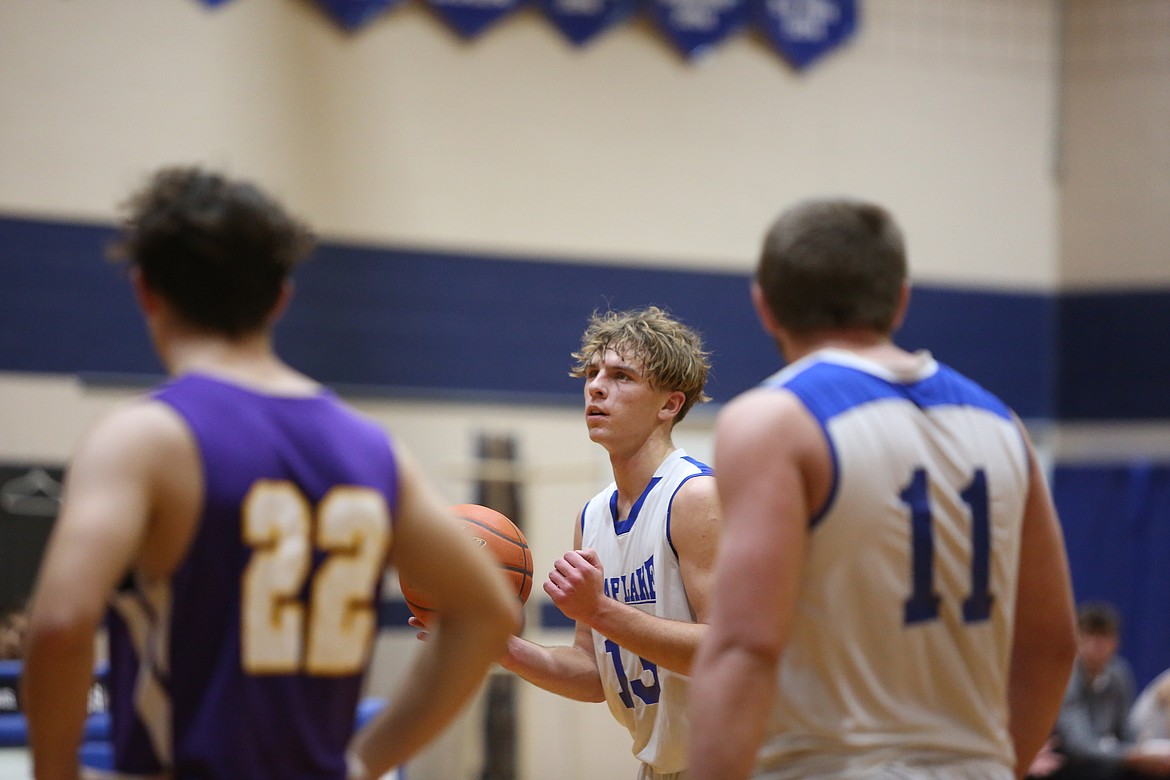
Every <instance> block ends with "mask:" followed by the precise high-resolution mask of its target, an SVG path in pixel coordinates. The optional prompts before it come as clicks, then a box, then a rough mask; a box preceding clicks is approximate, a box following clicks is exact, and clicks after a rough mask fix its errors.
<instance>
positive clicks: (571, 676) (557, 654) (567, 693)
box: [500, 515, 605, 702]
mask: <svg viewBox="0 0 1170 780" xmlns="http://www.w3.org/2000/svg"><path fill="white" fill-rule="evenodd" d="M574 528H575V532H574V534H573V547H574V548H578V547H580V546H581V517H580V515H578V517H577V522H576V524H575V525H574ZM546 590H547V585H546ZM500 665H501V666H502V667H504V668H505V669H507V670H508V671H511V672H514V673H516V674H517V675H519V676H520V677H522V678H523V679H525V680H527V681H528V682H530V683H532V684H533V685H535V686H537V687H538V688H543V689H544V690H546V691H549V692H551V693H555V694H558V695H560V696H564V697H566V698H569V699H575V700H577V701H588V702H600V701H605V691H604V689H603V688H602V687H601V675H600V673H599V672H598V670H597V658H596V656H595V655H594V653H593V634H592V633H591V631H590V629H589V626H587V625H585V624H584V623H581V622H578V623H577V628H576V632H575V633H574V636H573V644H572V645H566V646H559V647H545V646H543V645H538V644H536V643H535V642H530V641H528V640H527V639H522V638H520V637H518V636H513V637H510V638H509V639H508V650H507V652H506V653H505V654H504V656H503V657H502V658H501V659H500Z"/></svg>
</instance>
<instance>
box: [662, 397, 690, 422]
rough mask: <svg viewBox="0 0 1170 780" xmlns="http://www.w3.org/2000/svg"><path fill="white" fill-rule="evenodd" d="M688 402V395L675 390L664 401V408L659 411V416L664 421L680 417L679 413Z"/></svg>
mask: <svg viewBox="0 0 1170 780" xmlns="http://www.w3.org/2000/svg"><path fill="white" fill-rule="evenodd" d="M686 402H687V394H686V393H684V392H683V391H682V390H675V391H674V392H673V393H671V394H670V395H668V396H667V397H666V400H665V401H663V403H662V408H661V409H660V410H659V411H658V414H659V416H660V417H662V419H664V420H665V419H670V418H672V417H678V413H679V412H681V411H682V408H683V404H685V403H686Z"/></svg>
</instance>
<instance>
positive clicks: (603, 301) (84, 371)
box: [0, 217, 1170, 419]
mask: <svg viewBox="0 0 1170 780" xmlns="http://www.w3.org/2000/svg"><path fill="white" fill-rule="evenodd" d="M112 238H113V231H112V229H111V228H110V227H109V226H104V225H84V224H77V223H67V222H56V221H49V220H32V219H20V218H11V217H10V218H5V217H0V274H2V275H0V279H2V280H3V283H0V371H27V372H50V373H71V374H81V375H86V376H96V375H114V376H117V377H119V379H120V381H126V380H127V378H133V377H137V379H138V380H149V379H151V378H154V377H158V376H160V375H161V373H162V368H161V366H160V365H159V364H158V361H157V359H156V358H155V357H154V355H153V352H152V351H151V349H150V345H149V341H148V339H147V336H146V332H145V328H144V327H143V325H142V322H141V319H140V317H139V315H138V312H137V310H136V308H135V306H134V302H133V297H132V295H131V292H130V290H129V288H128V285H127V284H126V282H125V280H124V279H123V278H122V275H121V272H120V270H119V269H118V268H117V267H116V266H113V265H110V264H108V263H105V262H103V261H102V257H103V255H104V253H105V247H106V245H107V244H108V243H109V242H110V240H111V239H112ZM297 283H298V292H297V296H296V298H295V300H294V302H293V305H292V307H291V308H290V310H289V312H288V314H287V315H286V317H285V318H284V320H283V321H282V322H281V324H280V325H279V326H278V329H277V347H278V349H279V350H280V352H281V353H282V354H283V355H284V356H285V357H286V358H287V359H288V360H289V362H291V363H292V364H293V365H294V366H296V367H298V368H300V369H302V370H304V371H306V372H308V373H310V374H313V375H314V376H316V377H318V378H319V379H321V380H322V381H324V382H326V383H327V384H330V385H333V386H334V387H337V388H338V389H341V390H343V392H353V393H355V394H358V393H365V394H407V395H412V396H423V397H429V398H452V399H475V400H491V401H509V400H511V401H516V402H532V401H540V402H553V403H561V402H563V403H576V402H577V401H578V399H579V397H580V385H579V383H578V382H577V381H575V380H573V379H572V378H570V377H569V376H568V370H569V367H570V362H571V360H570V357H569V353H570V352H571V351H572V350H573V349H574V348H575V347H576V346H577V344H578V339H579V337H580V333H581V330H582V328H583V325H584V322H585V319H586V318H587V317H588V315H589V314H590V312H592V311H594V310H598V309H600V310H604V309H607V308H628V307H634V306H645V305H649V304H657V305H660V306H664V307H666V308H668V309H670V310H671V311H672V312H674V313H675V314H676V315H677V316H679V317H680V318H681V319H683V320H684V321H686V322H688V323H689V324H691V325H693V326H695V327H696V328H698V329H699V330H700V331H701V332H702V333H703V334H704V337H705V338H706V341H707V343H708V346H709V347H710V349H711V351H712V353H713V355H712V358H713V362H714V369H713V371H712V376H711V383H710V387H709V391H710V393H711V395H712V396H713V397H714V398H715V400H716V401H726V400H728V399H730V398H731V397H733V396H734V395H735V394H736V393H739V392H741V391H743V390H745V389H747V388H749V387H751V386H752V385H754V384H755V383H756V382H757V381H758V380H760V379H762V378H763V377H765V376H766V375H768V374H770V373H771V372H773V371H774V370H775V369H776V368H778V367H779V360H778V358H777V356H776V354H775V351H774V349H773V347H772V345H771V344H770V343H769V341H768V339H767V338H766V336H765V335H764V334H763V333H762V332H761V331H760V329H759V326H758V324H757V322H756V319H755V316H754V314H753V313H752V311H751V309H750V306H749V304H748V295H747V290H748V284H749V279H748V275H747V274H746V273H741V274H735V273H716V272H697V271H683V270H668V269H656V268H646V267H634V266H631V265H629V264H626V265H615V264H609V263H606V264H602V263H585V262H565V261H562V260H556V259H552V258H545V259H541V258H531V257H529V258H523V259H510V258H500V257H494V256H477V255H471V254H455V253H444V252H432V251H421V250H411V249H399V248H376V247H358V246H350V245H344V244H338V243H327V244H325V245H323V246H322V247H321V248H320V249H319V250H318V252H317V254H316V257H315V258H314V259H313V260H312V262H310V263H308V264H307V265H306V266H305V267H304V268H302V269H300V270H299V271H298V273H297ZM898 341H899V343H901V344H902V345H903V346H906V347H908V348H912V349H913V348H919V347H929V348H930V349H931V350H932V351H934V352H935V353H936V354H937V355H938V356H939V357H940V358H941V359H942V360H944V361H945V362H947V363H950V364H951V365H953V366H954V367H955V368H957V369H959V370H960V371H963V372H964V373H966V374H968V375H970V376H971V377H972V378H974V379H975V380H976V381H978V382H980V383H981V384H983V385H984V386H985V387H987V388H988V389H989V390H991V391H992V392H994V393H996V394H997V395H999V396H1000V397H1001V398H1003V400H1005V401H1006V402H1007V403H1008V404H1010V405H1011V406H1012V407H1014V408H1015V409H1016V410H1017V411H1018V412H1020V414H1022V415H1024V416H1025V417H1030V418H1052V417H1060V418H1063V419H1098V418H1100V419H1107V418H1110V417H1115V418H1125V419H1129V418H1134V417H1141V418H1156V417H1170V361H1166V360H1165V359H1164V356H1165V355H1166V354H1168V351H1170V350H1168V349H1167V346H1166V345H1167V342H1168V341H1170V291H1167V292H1149V293H1140V294H1133V295H1121V296H1061V297H1057V296H1053V295H1043V294H1027V293H1016V292H1000V291H987V290H970V289H962V290H960V289H951V288H943V287H933V286H925V285H920V286H916V287H915V289H914V292H913V298H912V302H911V307H910V315H909V317H908V318H907V321H906V324H905V326H904V327H903V329H902V330H901V331H900V333H899V334H898ZM1102 367H1104V368H1106V369H1107V370H1106V371H1102V370H1101V369H1102Z"/></svg>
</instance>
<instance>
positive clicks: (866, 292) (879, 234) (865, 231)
mask: <svg viewBox="0 0 1170 780" xmlns="http://www.w3.org/2000/svg"><path fill="white" fill-rule="evenodd" d="M905 281H906V249H905V242H904V241H903V238H902V231H901V230H900V229H899V228H898V225H897V224H896V223H895V222H894V218H893V217H892V216H891V215H890V213H889V212H888V211H886V210H885V209H884V208H882V207H881V206H878V205H875V204H873V203H866V202H863V201H858V200H850V199H845V198H838V199H826V200H808V201H804V202H802V203H798V204H797V205H795V206H793V207H792V208H790V209H788V210H787V211H785V212H784V213H783V214H781V215H780V216H779V217H778V218H777V219H776V221H775V222H774V223H773V224H772V226H771V228H770V229H769V230H768V233H767V235H766V236H765V238H764V245H763V249H762V251H761V253H760V260H759V265H758V267H757V270H756V282H757V283H758V284H759V286H760V290H761V292H762V293H763V297H764V300H765V301H766V303H767V306H768V309H769V311H770V312H771V313H772V315H773V316H774V317H775V318H776V322H777V323H778V324H780V325H781V326H782V327H784V328H785V329H786V330H789V331H791V332H793V333H796V334H799V335H807V334H810V333H814V332H816V331H822V330H832V329H839V328H856V327H864V328H869V329H873V330H875V331H878V332H881V333H889V332H890V331H891V330H893V327H894V320H895V317H896V316H897V313H898V305H899V301H900V300H901V295H902V285H903V284H904V283H905Z"/></svg>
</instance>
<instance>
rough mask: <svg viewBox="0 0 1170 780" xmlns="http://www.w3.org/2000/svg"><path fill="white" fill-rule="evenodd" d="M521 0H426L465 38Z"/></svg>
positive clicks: (505, 13)
mask: <svg viewBox="0 0 1170 780" xmlns="http://www.w3.org/2000/svg"><path fill="white" fill-rule="evenodd" d="M521 1H522V0H427V2H428V3H429V4H430V6H431V7H432V8H434V9H435V11H437V12H438V13H439V15H440V16H442V17H443V20H444V21H446V22H447V24H449V25H451V27H453V28H454V29H455V31H456V32H458V33H459V34H460V35H462V36H463V37H465V38H474V37H475V36H477V35H479V34H480V33H481V32H483V31H484V30H485V29H487V28H488V27H489V26H491V25H492V24H493V23H495V22H496V21H498V20H499V19H500V18H502V17H504V16H506V15H508V14H509V13H511V12H512V11H515V10H516V9H517V8H519V7H520V3H521Z"/></svg>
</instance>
